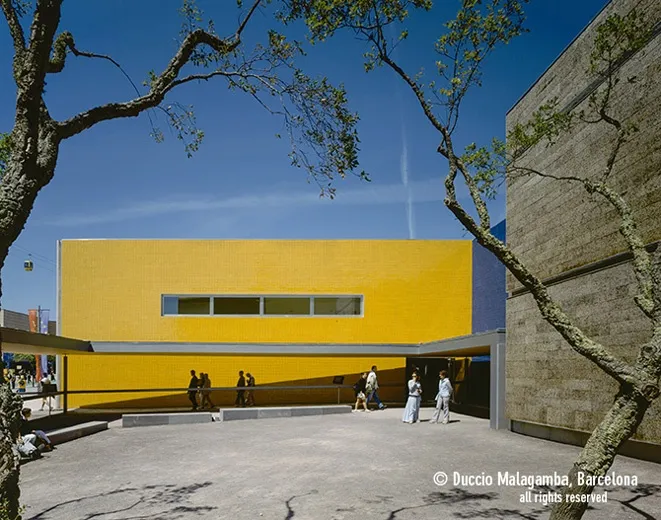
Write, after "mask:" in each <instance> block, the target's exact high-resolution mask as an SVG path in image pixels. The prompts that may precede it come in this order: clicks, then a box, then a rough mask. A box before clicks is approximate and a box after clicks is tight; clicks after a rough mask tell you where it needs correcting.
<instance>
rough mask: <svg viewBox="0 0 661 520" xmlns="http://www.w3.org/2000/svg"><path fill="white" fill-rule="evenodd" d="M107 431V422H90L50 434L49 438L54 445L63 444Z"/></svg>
mask: <svg viewBox="0 0 661 520" xmlns="http://www.w3.org/2000/svg"><path fill="white" fill-rule="evenodd" d="M107 429H108V423H107V421H90V422H87V423H83V424H77V425H76V426H69V427H67V428H61V429H59V430H53V431H51V432H48V438H49V439H50V440H51V442H52V443H53V444H62V443H63V442H69V441H72V440H74V439H79V438H81V437H85V436H87V435H92V434H93V433H98V432H102V431H103V430H107Z"/></svg>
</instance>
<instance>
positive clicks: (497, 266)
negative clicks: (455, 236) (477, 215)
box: [473, 220, 507, 334]
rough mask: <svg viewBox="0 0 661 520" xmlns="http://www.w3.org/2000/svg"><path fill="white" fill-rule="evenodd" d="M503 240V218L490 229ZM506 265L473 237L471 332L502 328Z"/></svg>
mask: <svg viewBox="0 0 661 520" xmlns="http://www.w3.org/2000/svg"><path fill="white" fill-rule="evenodd" d="M491 232H492V233H493V234H494V236H495V237H496V238H498V239H500V240H505V238H506V237H505V235H506V232H505V221H504V220H503V221H502V222H500V223H499V224H497V225H496V226H494V227H493V228H492V229H491ZM506 299H507V291H506V289H505V266H504V265H503V264H502V263H501V262H500V261H499V260H498V259H497V258H496V257H495V256H494V255H493V254H492V253H491V252H490V251H488V250H486V249H485V248H483V247H482V246H481V245H480V244H478V243H477V241H476V240H473V334H477V333H479V332H487V331H490V330H496V329H503V328H505V300H506Z"/></svg>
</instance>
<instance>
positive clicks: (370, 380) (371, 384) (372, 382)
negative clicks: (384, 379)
mask: <svg viewBox="0 0 661 520" xmlns="http://www.w3.org/2000/svg"><path fill="white" fill-rule="evenodd" d="M378 390H379V381H378V380H377V377H376V365H374V366H373V367H372V370H371V371H370V373H369V374H368V375H367V387H366V389H365V393H366V395H367V405H368V406H369V404H370V401H371V400H372V399H374V401H375V402H376V405H377V406H378V407H379V410H385V409H386V408H388V407H387V406H386V405H385V404H383V403H382V402H381V399H379V393H378Z"/></svg>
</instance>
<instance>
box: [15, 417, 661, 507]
mask: <svg viewBox="0 0 661 520" xmlns="http://www.w3.org/2000/svg"><path fill="white" fill-rule="evenodd" d="M431 411H432V410H431V409H423V413H422V419H423V421H424V422H421V423H419V424H415V425H408V424H403V423H402V422H401V409H388V410H386V411H381V412H373V413H369V414H366V413H364V412H362V413H353V414H346V415H326V416H318V417H296V418H283V419H264V420H245V421H233V422H228V423H210V424H199V425H182V426H153V427H145V428H132V429H122V428H120V427H113V428H111V429H109V430H107V431H105V432H101V433H98V434H95V435H92V436H90V437H86V438H83V439H79V440H76V441H73V442H69V443H66V444H63V445H61V446H60V447H59V448H58V449H57V450H56V451H55V452H52V453H48V454H45V455H44V458H43V459H42V460H39V461H35V462H30V463H28V464H26V465H25V466H23V469H22V474H21V479H22V486H21V488H22V502H23V503H24V504H25V505H26V506H27V511H26V513H25V516H24V518H25V519H26V520H27V519H31V520H92V519H94V520H97V519H98V520H120V519H121V520H138V519H144V520H184V519H185V520H188V519H190V520H193V519H194V520H207V519H209V520H211V519H213V520H218V519H232V520H255V519H262V518H263V519H265V520H266V519H268V520H290V519H294V520H354V519H355V520H372V519H373V520H412V519H416V520H424V519H430V520H431V519H434V520H437V519H441V520H442V519H469V518H470V519H473V518H494V519H542V518H547V517H548V509H545V508H544V507H543V506H542V505H540V504H539V503H537V504H536V503H534V502H533V503H529V502H531V501H532V500H534V496H538V495H540V490H539V489H536V490H535V491H533V492H532V493H531V494H530V495H529V496H528V497H525V496H524V497H523V498H524V500H523V503H522V501H521V495H522V494H523V493H525V491H526V489H525V487H524V486H521V485H512V486H504V485H498V483H497V478H498V472H501V473H504V472H506V471H509V472H510V474H513V473H516V472H517V471H518V472H519V473H520V474H521V475H552V474H553V472H554V471H556V472H558V473H560V474H564V473H565V472H566V471H567V470H568V469H569V468H570V466H571V464H572V461H573V459H574V458H575V457H576V455H577V454H578V451H579V450H578V448H576V447H572V446H566V445H562V444H556V443H551V442H547V441H543V440H537V439H532V438H528V437H523V436H519V435H516V434H513V433H510V432H505V431H492V430H489V427H488V426H489V425H488V421H486V420H483V419H476V418H473V417H466V416H459V415H454V416H453V420H454V421H455V422H453V423H451V424H449V425H445V426H444V425H432V424H429V423H428V422H426V419H428V418H429V417H430V415H431ZM113 426H116V424H114V425H113ZM613 470H614V471H615V472H616V473H617V474H618V475H630V476H634V475H635V476H636V477H637V478H638V484H637V485H636V486H633V487H632V486H608V487H607V488H605V489H597V490H596V492H598V493H603V492H604V491H606V492H607V495H606V496H607V502H606V503H605V504H595V506H594V509H591V510H589V511H588V512H587V514H586V515H585V518H587V519H592V520H607V519H618V520H627V519H632V520H633V519H636V520H638V519H640V520H643V519H654V518H661V466H659V465H657V464H653V463H647V462H641V461H637V460H634V459H627V458H623V457H620V458H619V459H618V461H617V462H616V464H615V466H614V468H613ZM439 471H443V472H445V473H447V474H448V475H449V476H450V479H452V476H453V472H459V473H460V474H461V475H463V476H478V477H479V476H493V478H494V484H493V485H491V486H484V487H482V486H469V485H461V484H460V485H456V486H455V485H453V483H452V481H450V482H448V483H447V484H446V485H444V486H437V485H436V484H435V483H434V480H433V477H434V474H435V473H437V472H439ZM547 491H548V489H544V490H543V493H542V495H543V494H544V493H546V492H547ZM540 496H541V495H540Z"/></svg>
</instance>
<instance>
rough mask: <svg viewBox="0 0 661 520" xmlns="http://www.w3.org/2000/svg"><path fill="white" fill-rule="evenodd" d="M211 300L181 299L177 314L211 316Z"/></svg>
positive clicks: (206, 298)
mask: <svg viewBox="0 0 661 520" xmlns="http://www.w3.org/2000/svg"><path fill="white" fill-rule="evenodd" d="M209 303H210V298H209V297H208V296H207V297H192V298H186V297H181V296H180V297H179V305H178V306H177V311H178V312H177V314H209V313H210V305H209Z"/></svg>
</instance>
